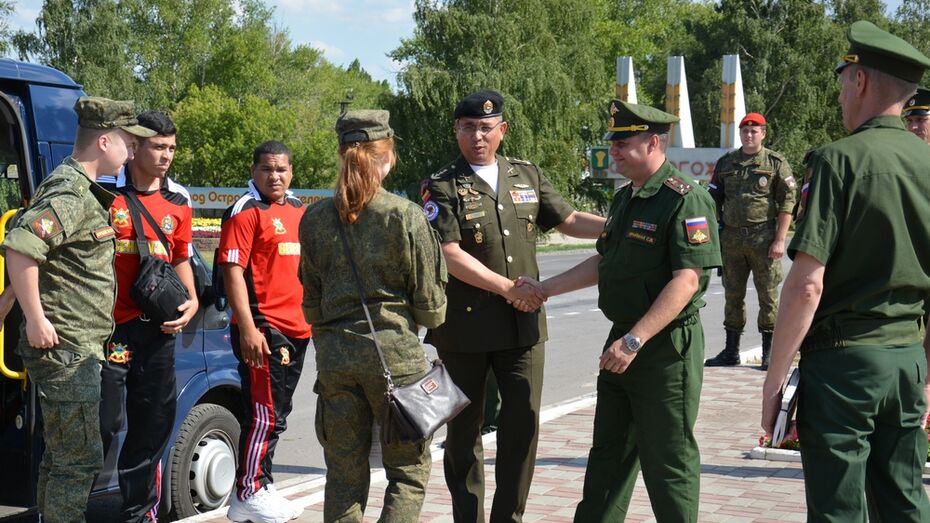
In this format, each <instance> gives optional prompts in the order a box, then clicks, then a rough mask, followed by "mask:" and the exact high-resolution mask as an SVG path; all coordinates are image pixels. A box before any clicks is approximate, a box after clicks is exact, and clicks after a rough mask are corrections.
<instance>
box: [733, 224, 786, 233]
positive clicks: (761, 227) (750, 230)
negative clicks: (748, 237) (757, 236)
mask: <svg viewBox="0 0 930 523" xmlns="http://www.w3.org/2000/svg"><path fill="white" fill-rule="evenodd" d="M726 229H733V230H734V231H737V232H739V233H740V234H750V233H754V232H759V231H762V230H766V229H771V230H774V229H775V223H774V222H762V223H756V224H753V225H748V226H746V227H730V226H729V225H728V226H726Z"/></svg>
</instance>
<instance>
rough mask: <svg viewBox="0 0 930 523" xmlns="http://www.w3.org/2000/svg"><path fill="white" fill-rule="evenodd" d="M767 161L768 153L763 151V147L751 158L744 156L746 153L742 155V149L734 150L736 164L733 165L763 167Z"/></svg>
mask: <svg viewBox="0 0 930 523" xmlns="http://www.w3.org/2000/svg"><path fill="white" fill-rule="evenodd" d="M767 159H768V151H767V150H766V149H765V147H763V148H762V149H759V152H757V153H756V154H754V155H752V156H748V155H746V153H744V152H743V150H742V149H737V150H736V162H734V163H737V164H739V165H742V166H746V165H763V164H764V163H765V161H766V160H767Z"/></svg>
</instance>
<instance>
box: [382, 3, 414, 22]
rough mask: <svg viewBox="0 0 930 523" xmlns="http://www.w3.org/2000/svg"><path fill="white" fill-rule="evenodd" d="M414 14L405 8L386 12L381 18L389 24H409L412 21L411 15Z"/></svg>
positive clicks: (396, 8)
mask: <svg viewBox="0 0 930 523" xmlns="http://www.w3.org/2000/svg"><path fill="white" fill-rule="evenodd" d="M412 12H413V11H411V10H410V9H407V8H404V7H395V8H393V9H388V10H387V11H385V12H384V14H383V15H381V18H382V19H383V20H384V21H385V22H387V23H389V24H396V23H401V22H407V21H409V20H410V19H411V16H410V15H411V13H412Z"/></svg>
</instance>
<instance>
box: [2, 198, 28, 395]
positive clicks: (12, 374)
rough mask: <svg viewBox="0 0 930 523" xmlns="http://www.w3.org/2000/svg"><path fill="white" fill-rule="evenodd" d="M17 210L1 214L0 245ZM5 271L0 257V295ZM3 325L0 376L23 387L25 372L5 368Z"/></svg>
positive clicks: (4, 263) (4, 265)
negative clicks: (7, 225)
mask: <svg viewBox="0 0 930 523" xmlns="http://www.w3.org/2000/svg"><path fill="white" fill-rule="evenodd" d="M17 210H18V209H13V210H12V211H7V212H5V213H3V216H0V243H3V238H4V237H5V236H6V222H8V221H10V218H12V217H13V215H15V214H16V212H17ZM4 270H6V260H5V259H4V258H3V256H0V293H2V292H3V289H4V278H3V271H4ZM4 338H5V336H4V335H3V324H2V323H0V374H3V375H4V376H6V377H7V378H10V379H13V380H22V381H23V383H24V385H25V381H26V371H15V370H13V369H11V368H9V367H7V366H6V355H5V354H4V352H3V351H4V343H3V339H4Z"/></svg>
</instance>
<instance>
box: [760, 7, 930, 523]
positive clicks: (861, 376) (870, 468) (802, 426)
mask: <svg viewBox="0 0 930 523" xmlns="http://www.w3.org/2000/svg"><path fill="white" fill-rule="evenodd" d="M847 37H848V39H849V43H850V48H849V51H848V52H847V54H845V55H843V57H842V61H841V63H840V65H839V66H837V72H838V73H839V82H840V94H839V104H840V106H841V107H842V111H843V125H844V127H846V129H848V130H849V131H850V133H851V134H850V135H849V136H847V137H845V138H842V139H840V140H837V141H836V142H833V143H830V144H827V145H825V146H823V147H821V148H819V149H816V150H814V151H813V152H812V153H810V154H809V155H808V157H807V159H806V165H807V169H808V171H807V176H806V178H805V180H804V184H803V186H802V193H801V194H802V196H801V204H800V209H799V216H798V221H797V227H796V230H795V234H794V238H793V239H792V240H791V244H790V246H789V248H788V255H789V256H791V257H792V258H793V260H794V263H793V264H792V266H791V270H790V271H789V273H788V277H787V278H786V279H785V285H784V287H783V289H782V296H781V310H780V312H779V315H778V321H777V323H776V324H775V339H774V341H773V343H772V362H771V366H770V367H769V371H768V375H767V376H766V379H765V384H764V386H763V397H762V427H763V428H764V429H765V431H766V432H767V433H769V434H771V432H772V430H773V428H774V425H775V420H776V417H777V415H778V412H779V407H780V403H781V388H782V385H783V383H784V381H785V376H786V374H787V372H788V370H789V368H790V366H791V362H792V361H793V359H794V356H795V355H796V354H797V352H798V350H800V352H801V362H800V369H801V383H800V387H799V389H798V391H799V403H798V436H799V437H800V440H801V458H802V462H803V466H804V485H805V489H806V491H807V518H808V521H813V522H819V521H837V522H839V521H842V522H847V521H865V520H866V516H867V513H868V517H869V519H870V520H871V521H894V522H904V521H915V522H916V521H923V522H925V521H930V501H928V499H927V495H926V493H925V492H924V488H923V485H922V482H921V470H922V468H923V464H924V462H925V461H926V459H927V435H926V433H924V431H923V426H924V425H925V423H926V416H927V400H926V395H927V394H928V393H930V389H928V388H927V387H926V383H927V381H926V378H927V376H926V374H927V368H928V361H927V360H928V356H930V343H926V342H924V344H923V345H922V343H921V342H922V341H923V340H924V338H925V330H926V329H925V325H926V322H925V319H924V318H925V316H926V313H927V310H926V306H927V303H928V300H930V148H928V147H926V146H925V144H924V143H922V142H921V141H920V140H919V139H918V138H917V137H915V136H914V135H913V134H911V133H909V132H907V130H906V129H905V128H904V125H903V124H902V121H901V110H902V109H903V107H904V103H905V102H906V101H907V99H908V98H909V97H910V96H911V95H913V93H914V91H915V89H916V88H917V82H918V81H919V80H920V78H921V76H923V74H924V71H925V70H926V69H927V68H930V58H927V57H926V56H924V55H923V54H922V53H921V52H920V51H918V50H916V49H915V48H914V47H912V46H911V45H910V44H908V43H907V42H905V41H904V40H901V39H900V38H897V37H895V36H893V35H891V34H889V33H887V32H885V31H883V30H881V29H879V28H878V27H876V26H875V25H873V24H872V23H870V22H863V21H860V22H856V23H854V24H852V26H851V27H850V29H849V32H848V34H847ZM924 346H926V347H927V352H926V353H925V349H924Z"/></svg>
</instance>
